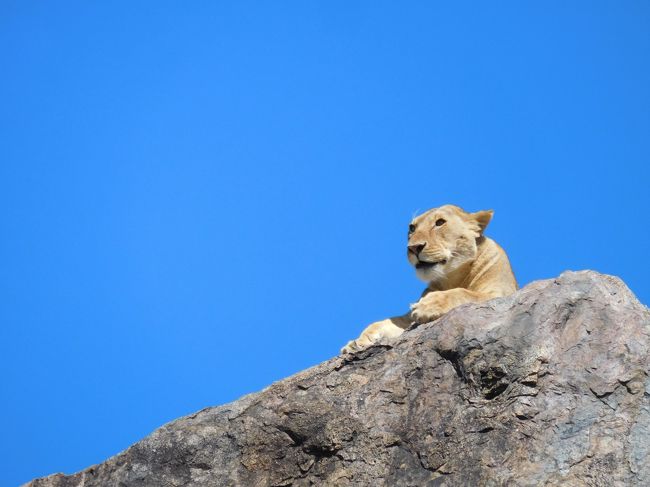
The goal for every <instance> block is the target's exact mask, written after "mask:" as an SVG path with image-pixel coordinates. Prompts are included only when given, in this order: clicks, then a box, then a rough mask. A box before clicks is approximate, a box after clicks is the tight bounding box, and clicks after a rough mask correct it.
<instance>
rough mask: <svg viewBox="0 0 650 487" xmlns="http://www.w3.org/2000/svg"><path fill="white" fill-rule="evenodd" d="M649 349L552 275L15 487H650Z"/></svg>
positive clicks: (569, 276)
mask: <svg viewBox="0 0 650 487" xmlns="http://www.w3.org/2000/svg"><path fill="white" fill-rule="evenodd" d="M350 333H351V334H352V331H351V332H350ZM649 334H650V312H649V310H648V309H647V308H646V307H645V306H643V305H642V304H640V303H639V302H638V301H637V300H636V298H635V297H634V295H633V294H632V293H631V292H630V291H629V290H628V289H627V287H626V286H625V285H624V284H623V282H621V281H620V280H619V279H617V278H615V277H611V276H604V275H601V274H598V273H595V272H591V271H583V272H566V273H564V274H562V275H561V276H560V277H559V278H557V279H550V280H545V281H538V282H534V283H532V284H530V285H528V286H526V287H525V288H524V289H522V290H520V291H518V292H517V293H516V294H514V295H512V296H509V297H506V298H500V299H495V300H492V301H489V302H486V303H482V304H469V305H463V306H460V307H458V308H456V309H454V310H453V311H451V312H450V313H448V314H447V315H445V316H443V317H442V318H441V319H439V320H437V321H435V322H433V323H429V324H426V325H422V326H419V327H417V328H415V329H412V330H409V331H408V332H406V333H404V334H403V335H402V336H401V337H400V338H399V339H398V340H397V341H395V342H394V343H391V344H386V345H379V346H375V347H372V348H370V349H368V350H366V351H364V352H360V353H358V354H356V355H354V356H351V357H348V358H343V357H337V358H334V359H332V360H329V361H327V362H324V363H323V364H321V365H318V366H316V367H314V368H311V369H309V370H306V371H304V372H302V373H299V374H297V375H295V376H293V377H290V378H288V379H286V380H283V381H281V382H278V383H276V384H273V385H271V386H270V387H268V388H266V389H265V390H263V391H262V392H259V393H256V394H251V395H248V396H245V397H243V398H242V399H240V400H238V401H235V402H233V403H231V404H227V405H224V406H221V407H216V408H208V409H204V410H202V411H199V412H197V413H195V414H192V415H190V416H187V417H184V418H181V419H179V420H176V421H174V422H172V423H169V424H167V425H165V426H163V427H162V428H160V429H158V430H156V431H155V432H154V433H153V434H151V435H150V436H149V437H147V438H145V439H144V440H142V441H140V442H138V443H136V444H135V445H133V446H131V447H130V448H129V449H127V450H126V451H124V452H122V453H120V454H119V455H117V456H115V457H113V458H110V459H109V460H107V461H106V462H104V463H102V464H99V465H95V466H93V467H90V468H88V469H86V470H84V471H82V472H79V473H77V474H74V475H70V476H65V475H62V474H56V475H52V476H49V477H47V478H43V479H37V480H34V481H32V482H30V483H29V484H26V485H28V486H31V487H45V486H48V487H50V486H51V487H54V486H56V487H72V486H82V485H83V486H85V487H91V486H118V485H119V486H181V485H183V486H204V485H205V486H208V485H209V486H289V485H291V486H307V485H319V486H321V485H322V486H348V485H358V486H362V485H363V486H434V485H440V486H443V485H446V486H460V485H463V486H465V485H486V486H490V485H531V486H532V485H563V486H585V485H592V486H600V485H603V486H617V485H650V380H649V379H648V373H649V362H650V357H649V353H648V352H649V350H648V349H649V347H650V337H649Z"/></svg>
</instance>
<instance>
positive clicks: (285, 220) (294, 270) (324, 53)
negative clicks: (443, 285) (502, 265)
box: [0, 0, 650, 486]
mask: <svg viewBox="0 0 650 487" xmlns="http://www.w3.org/2000/svg"><path fill="white" fill-rule="evenodd" d="M524 3H525V5H524ZM524 3H522V2H471V3H463V2H446V3H445V5H444V6H443V5H442V4H443V2H429V1H422V2H378V1H369V2H349V1H345V2H331V1H328V2H304V1H295V2H242V1H237V2H234V1H233V2H213V1H194V2H166V1H161V0H156V1H155V2H153V1H152V2H117V1H111V2H88V1H78V2H66V1H61V2H46V1H30V2H27V1H18V0H16V1H6V0H5V1H2V3H0V66H1V67H2V76H0V101H1V109H0V233H1V238H0V258H1V265H0V292H1V293H2V298H1V299H0V325H1V327H0V367H1V369H0V370H1V371H2V381H1V389H0V394H1V398H0V399H1V401H0V413H1V414H0V421H1V425H0V426H1V430H2V434H1V435H0V458H1V459H2V460H1V461H2V462H3V464H2V465H0V485H3V486H4V485H16V484H18V483H20V482H24V481H27V480H29V479H31V478H33V477H35V476H41V475H45V474H49V473H53V472H57V471H64V472H68V473H70V472H73V471H76V470H79V469H81V468H84V467H86V466H89V465H90V464H93V463H96V462H100V461H102V460H104V459H105V458H107V457H109V456H111V455H113V454H116V453H118V452H119V451H121V450H122V449H124V448H126V447H128V446H129V445H130V444H131V443H133V442H135V441H136V440H138V439H140V438H142V437H144V436H145V435H147V434H148V433H149V432H151V431H152V430H154V429H155V428H156V427H158V426H160V425H162V424H163V423H165V422H167V421H170V420H172V419H174V418H177V417H179V416H182V415H185V414H189V413H191V412H193V411H196V410H198V409H201V408H203V407H206V406H210V405H218V404H222V403H224V402H228V401H231V400H234V399H236V398H238V397H239V396H241V395H242V394H245V393H248V392H253V391H256V390H259V389H260V388H262V387H264V386H265V385H268V384H269V383H271V382H272V381H275V380H278V379H281V378H283V377H286V376H288V375H290V374H292V373H294V372H297V371H299V370H302V369H304V368H306V367H309V366H311V365H314V364H317V363H319V362H321V361H322V360H325V359H328V358H330V357H332V356H334V355H336V354H337V352H338V350H339V348H340V347H341V346H342V345H343V344H345V342H346V341H347V340H349V339H350V338H353V337H355V336H356V335H357V334H358V333H359V331H360V330H361V329H362V328H363V327H364V325H366V324H368V323H369V322H371V321H374V320H377V319H380V318H383V317H386V316H389V315H392V314H395V313H400V312H402V311H404V310H406V306H407V305H408V303H410V302H412V301H414V300H416V299H417V297H418V295H419V293H420V291H421V290H422V284H421V283H419V282H418V281H417V279H416V278H415V275H414V272H413V271H412V269H411V268H410V267H409V265H408V264H407V261H406V257H405V248H404V245H405V237H406V228H407V224H408V222H409V219H410V218H411V216H412V215H413V214H414V212H415V211H416V210H425V209H427V208H429V207H432V206H438V205H440V204H444V203H455V204H458V205H460V206H463V207H465V208H466V209H468V210H472V211H475V210H479V209H488V208H493V209H494V210H495V216H494V220H493V222H492V224H491V225H490V227H489V228H488V232H487V233H488V235H489V236H491V237H493V238H494V239H495V240H497V241H498V242H499V243H500V244H502V245H503V246H504V247H505V248H506V250H507V251H508V252H509V254H510V257H511V261H512V264H513V267H514V269H515V273H516V275H517V278H518V280H519V282H520V283H521V284H526V283H528V282H530V281H532V280H535V279H542V278H548V277H553V276H556V275H558V274H559V273H560V272H562V271H563V270H566V269H585V268H590V269H596V270H598V271H601V272H606V273H611V274H616V275H618V276H621V277H622V278H623V279H624V280H625V281H626V282H627V283H628V285H629V286H630V287H631V288H632V290H633V291H634V292H635V293H636V294H637V295H638V296H639V297H640V299H641V300H642V301H644V302H645V303H648V302H650V283H649V282H648V278H647V277H645V276H644V273H647V272H648V270H649V266H648V251H649V250H650V246H649V244H648V240H649V237H650V225H649V224H648V213H649V212H650V191H649V190H648V185H649V176H650V171H649V169H648V165H649V164H650V3H648V2H646V1H608V2H599V1H585V2H578V1H575V2H565V1H557V2H541V3H540V2H524Z"/></svg>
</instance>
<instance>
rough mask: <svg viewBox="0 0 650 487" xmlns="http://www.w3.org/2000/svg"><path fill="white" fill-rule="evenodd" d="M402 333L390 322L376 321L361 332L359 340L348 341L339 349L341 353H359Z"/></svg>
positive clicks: (400, 329) (401, 330)
mask: <svg viewBox="0 0 650 487" xmlns="http://www.w3.org/2000/svg"><path fill="white" fill-rule="evenodd" d="M403 331H404V330H403V329H402V328H399V327H398V326H396V325H395V324H394V323H393V322H392V321H391V320H383V321H377V322H376V323H373V324H372V325H370V326H368V327H367V328H366V329H365V330H363V333H361V336H360V337H359V338H357V339H356V340H351V341H349V342H348V344H347V345H346V346H345V347H343V348H342V349H341V353H343V354H345V353H354V352H360V351H361V350H365V349H366V348H368V347H370V346H371V345H375V344H377V343H381V342H383V341H387V340H391V339H393V338H395V337H397V336H399V335H400V334H401V333H402V332H403Z"/></svg>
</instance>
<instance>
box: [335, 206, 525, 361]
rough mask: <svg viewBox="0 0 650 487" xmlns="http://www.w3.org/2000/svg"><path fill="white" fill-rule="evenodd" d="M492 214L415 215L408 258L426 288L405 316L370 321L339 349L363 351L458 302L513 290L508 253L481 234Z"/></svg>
mask: <svg viewBox="0 0 650 487" xmlns="http://www.w3.org/2000/svg"><path fill="white" fill-rule="evenodd" d="M492 213H493V212H492V210H488V211H478V212H476V213H467V212H465V211H464V210H462V209H461V208H459V207H458V206H454V205H445V206H441V207H440V208H433V209H431V210H429V211H427V212H426V213H423V214H422V215H420V216H418V217H416V218H414V219H413V221H412V222H411V224H410V225H409V235H408V245H407V257H408V260H409V262H410V263H411V265H413V267H415V269H416V271H415V272H416V274H417V276H418V277H419V278H420V279H422V280H423V281H425V282H426V283H427V284H428V287H427V288H426V289H425V291H424V293H423V294H422V296H421V297H420V300H419V301H418V302H417V303H414V304H412V305H411V311H409V312H408V313H407V314H405V315H403V316H396V317H394V318H389V319H386V320H382V321H378V322H376V323H373V324H371V325H370V326H368V327H367V328H366V329H365V330H364V331H363V333H361V336H360V337H359V338H357V339H356V340H352V341H351V342H349V343H348V344H347V345H346V346H345V347H343V349H342V350H341V352H342V353H351V352H355V351H358V350H363V349H364V348H367V347H369V346H370V345H372V344H374V343H377V342H380V341H381V340H384V339H391V338H394V337H396V336H398V335H400V334H401V333H402V332H403V331H404V329H406V328H408V327H409V326H411V325H412V324H413V323H428V322H430V321H433V320H435V319H437V318H439V317H440V316H441V315H443V314H445V313H446V312H448V311H450V310H451V309H453V308H455V307H456V306H458V305H461V304H464V303H477V302H480V301H486V300H488V299H492V298H497V297H501V296H507V295H509V294H512V293H513V292H515V291H516V290H517V282H516V281H515V276H514V274H513V273H512V269H511V268H510V262H509V261H508V256H507V255H506V253H505V252H504V250H503V249H502V248H501V247H499V245H498V244H497V243H496V242H495V241H494V240H491V239H489V238H487V237H485V236H484V235H483V232H484V230H485V228H486V227H487V225H488V223H490V220H491V219H492Z"/></svg>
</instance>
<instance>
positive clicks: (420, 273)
mask: <svg viewBox="0 0 650 487" xmlns="http://www.w3.org/2000/svg"><path fill="white" fill-rule="evenodd" d="M415 275H416V276H417V277H418V279H420V280H421V281H424V282H426V283H427V284H430V283H432V282H439V281H441V280H442V279H444V277H445V273H444V272H443V270H442V266H441V265H434V266H427V267H420V268H417V267H416V268H415Z"/></svg>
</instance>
